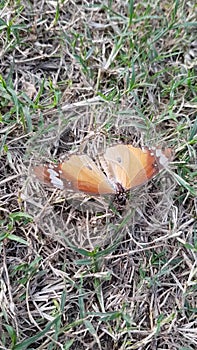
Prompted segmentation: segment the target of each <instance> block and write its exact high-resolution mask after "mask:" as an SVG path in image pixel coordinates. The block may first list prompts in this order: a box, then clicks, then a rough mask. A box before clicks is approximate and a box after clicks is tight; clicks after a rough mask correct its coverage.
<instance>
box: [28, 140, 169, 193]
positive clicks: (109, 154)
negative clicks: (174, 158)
mask: <svg viewBox="0 0 197 350" xmlns="http://www.w3.org/2000/svg"><path fill="white" fill-rule="evenodd" d="M171 155H172V151H171V149H170V148H165V149H164V150H162V149H160V148H152V149H150V148H148V147H146V148H144V149H141V148H137V147H133V146H132V145H123V144H118V145H115V146H112V147H108V148H107V149H106V152H105V153H104V154H103V156H102V157H100V164H101V167H102V169H103V170H102V169H101V168H99V167H98V166H97V165H96V163H95V162H94V161H93V160H92V159H91V158H90V157H89V156H88V155H85V154H83V155H72V156H71V157H70V158H69V159H68V160H65V161H63V162H62V163H59V164H49V165H38V166H36V167H34V174H35V175H36V177H37V178H38V179H39V180H40V181H41V182H43V183H44V184H47V185H51V186H54V187H57V188H59V189H61V190H63V189H72V190H74V191H82V192H84V193H87V194H91V195H105V194H116V195H117V196H121V195H124V194H125V192H126V191H128V190H130V189H132V188H135V187H137V186H140V185H143V184H145V183H146V182H147V181H149V180H150V179H152V178H153V177H154V176H155V175H156V174H158V173H159V171H160V170H161V169H162V168H165V167H166V166H167V165H168V162H169V160H170V159H171Z"/></svg>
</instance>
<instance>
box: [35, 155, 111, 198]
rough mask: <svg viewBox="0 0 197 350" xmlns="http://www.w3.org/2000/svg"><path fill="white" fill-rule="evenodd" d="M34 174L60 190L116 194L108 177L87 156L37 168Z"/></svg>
mask: <svg viewBox="0 0 197 350" xmlns="http://www.w3.org/2000/svg"><path fill="white" fill-rule="evenodd" d="M34 173H35V174H36V176H37V178H38V179H39V180H40V181H42V182H44V183H46V184H48V185H53V186H55V187H58V188H60V189H64V188H67V189H73V190H75V191H83V192H85V193H89V194H107V193H109V194H110V193H115V189H114V187H113V185H112V184H111V183H110V182H109V180H108V179H107V177H106V176H105V175H104V174H103V172H102V171H101V170H100V169H99V168H98V167H97V166H96V164H95V163H94V162H93V160H92V159H91V158H89V157H88V156H86V155H73V156H71V157H70V159H68V160H66V161H64V162H63V163H59V164H58V165H52V166H44V165H43V166H42V165H41V166H38V167H35V168H34Z"/></svg>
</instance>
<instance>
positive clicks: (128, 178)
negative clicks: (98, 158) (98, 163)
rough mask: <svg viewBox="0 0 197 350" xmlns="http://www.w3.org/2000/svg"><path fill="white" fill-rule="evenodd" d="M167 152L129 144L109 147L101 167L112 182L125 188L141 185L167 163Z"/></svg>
mask: <svg viewBox="0 0 197 350" xmlns="http://www.w3.org/2000/svg"><path fill="white" fill-rule="evenodd" d="M168 157H169V154H167V151H166V152H162V151H161V150H160V149H158V150H149V149H148V148H147V149H144V150H142V149H141V148H136V147H133V146H131V145H117V146H114V147H109V148H107V150H106V153H105V154H104V162H103V163H102V164H103V167H104V170H105V172H106V174H107V175H108V177H109V179H110V180H111V181H112V182H115V183H120V184H121V185H122V186H123V188H124V189H125V190H129V189H130V188H133V187H136V186H139V185H142V184H144V183H146V182H147V181H148V180H150V179H151V178H152V177H153V176H154V175H156V174H157V173H158V172H159V170H160V169H161V168H162V167H164V166H165V164H167V161H168Z"/></svg>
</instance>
